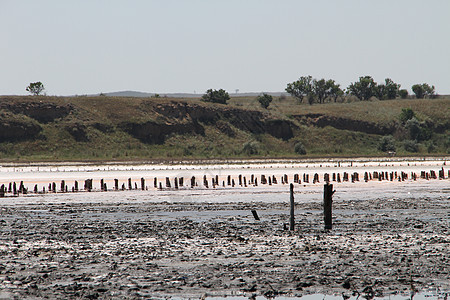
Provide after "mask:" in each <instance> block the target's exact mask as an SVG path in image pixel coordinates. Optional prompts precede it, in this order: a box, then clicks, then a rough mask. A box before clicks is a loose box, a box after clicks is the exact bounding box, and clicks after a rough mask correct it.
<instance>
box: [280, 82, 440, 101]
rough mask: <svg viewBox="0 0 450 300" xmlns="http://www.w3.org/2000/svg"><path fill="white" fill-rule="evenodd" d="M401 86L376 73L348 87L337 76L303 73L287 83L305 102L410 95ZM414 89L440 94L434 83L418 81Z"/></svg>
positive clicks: (432, 95) (423, 93) (419, 96)
mask: <svg viewBox="0 0 450 300" xmlns="http://www.w3.org/2000/svg"><path fill="white" fill-rule="evenodd" d="M400 87H401V85H400V84H398V83H395V82H394V81H393V80H392V79H390V78H386V79H385V80H384V83H381V84H378V83H376V82H375V80H374V79H373V78H372V76H361V77H359V80H358V81H356V82H353V83H351V84H350V85H349V86H348V87H347V90H342V89H341V88H340V85H339V84H337V83H336V82H335V81H334V80H333V79H328V80H325V79H323V78H322V79H320V80H317V79H315V78H312V76H301V77H300V78H299V79H298V80H297V81H294V82H291V83H288V84H287V87H286V92H287V93H289V94H290V95H291V96H292V97H294V98H296V99H297V100H298V102H299V103H303V100H304V99H305V98H306V99H307V101H308V103H309V104H313V103H325V102H327V101H326V100H328V102H331V101H334V102H337V100H338V99H339V98H341V99H343V100H344V101H345V100H348V99H349V98H351V97H355V98H357V99H358V100H360V101H367V100H370V99H372V98H377V99H378V100H393V99H397V98H399V97H400V98H401V99H406V98H408V91H407V90H405V89H400ZM411 89H412V91H413V92H414V94H415V95H416V99H423V98H430V99H433V98H436V97H437V95H436V93H435V87H434V85H433V86H430V85H428V84H427V83H423V84H415V85H413V86H412V87H411ZM344 101H343V102H344Z"/></svg>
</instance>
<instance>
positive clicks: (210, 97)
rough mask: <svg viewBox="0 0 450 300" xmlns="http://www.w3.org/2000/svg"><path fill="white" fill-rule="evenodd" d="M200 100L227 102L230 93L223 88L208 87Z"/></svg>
mask: <svg viewBox="0 0 450 300" xmlns="http://www.w3.org/2000/svg"><path fill="white" fill-rule="evenodd" d="M202 100H203V101H205V102H213V103H221V104H227V101H228V100H230V95H229V94H228V93H227V92H226V91H225V90H223V89H220V90H218V91H217V90H212V89H209V90H207V91H206V93H205V94H204V95H203V96H202Z"/></svg>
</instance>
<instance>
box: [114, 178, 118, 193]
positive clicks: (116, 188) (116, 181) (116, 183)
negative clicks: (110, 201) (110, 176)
mask: <svg viewBox="0 0 450 300" xmlns="http://www.w3.org/2000/svg"><path fill="white" fill-rule="evenodd" d="M114 189H115V190H116V191H118V190H119V179H117V178H116V179H114Z"/></svg>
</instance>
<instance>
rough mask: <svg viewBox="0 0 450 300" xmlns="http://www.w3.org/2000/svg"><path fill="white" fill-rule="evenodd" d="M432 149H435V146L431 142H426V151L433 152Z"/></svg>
mask: <svg viewBox="0 0 450 300" xmlns="http://www.w3.org/2000/svg"><path fill="white" fill-rule="evenodd" d="M434 151H436V146H435V145H434V143H433V142H431V141H430V142H428V143H427V152H428V153H433V152H434Z"/></svg>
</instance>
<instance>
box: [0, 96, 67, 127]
mask: <svg viewBox="0 0 450 300" xmlns="http://www.w3.org/2000/svg"><path fill="white" fill-rule="evenodd" d="M73 109H74V108H73V106H72V105H71V104H66V105H58V104H55V103H51V102H42V101H36V102H30V101H27V102H0V110H6V111H10V112H12V113H14V114H22V115H25V116H28V117H30V118H33V119H35V120H36V121H38V122H40V123H48V122H53V121H54V120H56V119H61V118H64V117H65V116H67V115H68V114H69V113H70V112H71V111H72V110H73Z"/></svg>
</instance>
